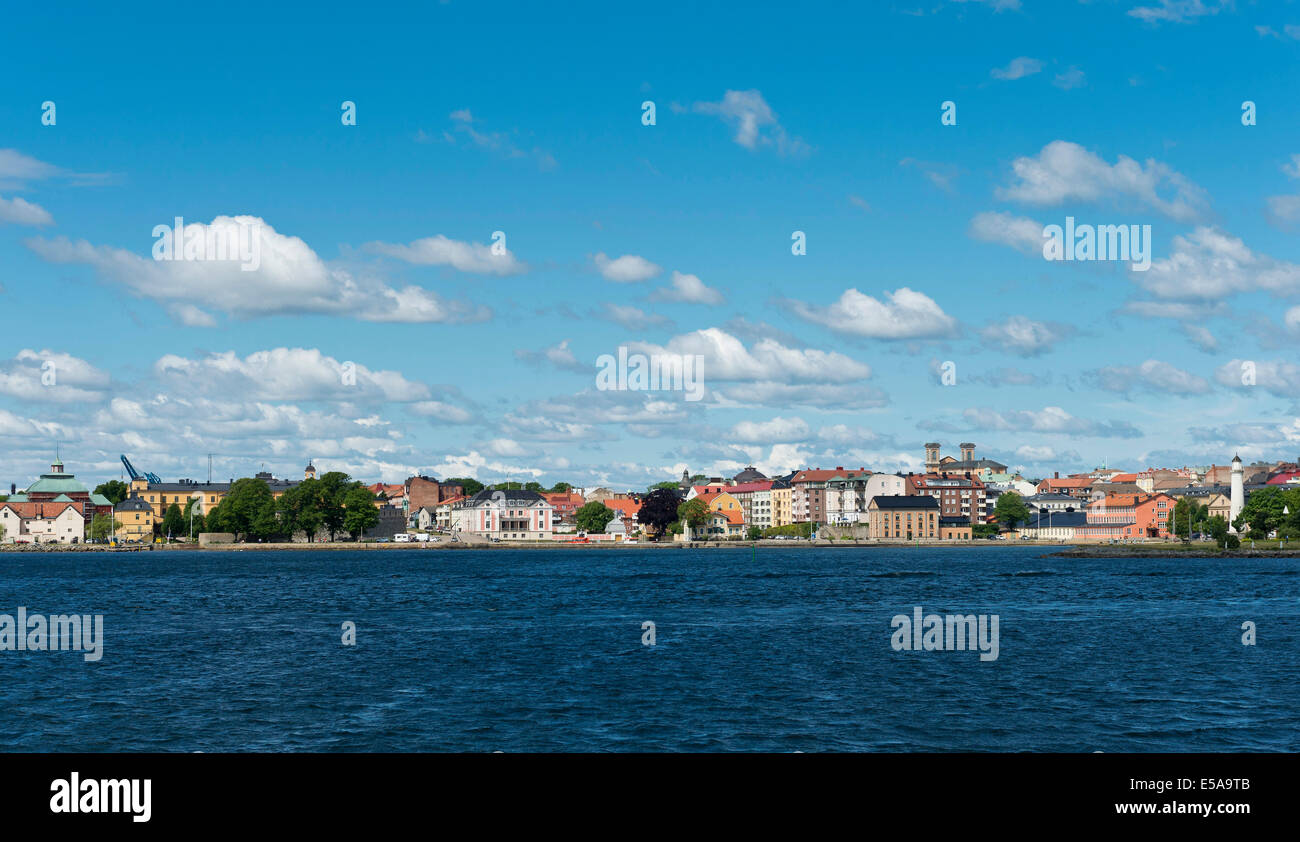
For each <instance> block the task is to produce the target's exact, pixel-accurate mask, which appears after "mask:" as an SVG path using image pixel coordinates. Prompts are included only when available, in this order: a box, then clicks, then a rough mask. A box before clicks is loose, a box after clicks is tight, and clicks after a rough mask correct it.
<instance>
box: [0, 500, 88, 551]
mask: <svg viewBox="0 0 1300 842" xmlns="http://www.w3.org/2000/svg"><path fill="white" fill-rule="evenodd" d="M0 526H4V539H3V542H4V543H6V544H80V543H83V542H84V541H85V540H86V516H85V515H83V514H82V513H81V507H80V506H79V505H78V504H77V503H75V502H72V501H69V500H66V499H65V500H59V501H55V502H38V503H0Z"/></svg>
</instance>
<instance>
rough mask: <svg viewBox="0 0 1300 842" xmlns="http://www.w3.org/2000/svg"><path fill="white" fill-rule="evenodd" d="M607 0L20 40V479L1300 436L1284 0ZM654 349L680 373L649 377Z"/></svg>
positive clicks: (689, 463)
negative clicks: (645, 4) (124, 45)
mask: <svg viewBox="0 0 1300 842" xmlns="http://www.w3.org/2000/svg"><path fill="white" fill-rule="evenodd" d="M579 5H580V8H581V9H582V11H583V13H584V14H585V15H586V16H588V19H589V22H590V25H589V26H571V25H569V24H568V23H566V22H564V21H559V20H556V19H554V18H553V17H552V16H550V15H549V14H548V13H547V12H546V11H545V10H543V9H534V8H530V7H528V6H522V5H513V4H507V5H506V6H505V7H502V8H492V9H488V8H474V7H471V6H468V5H466V4H458V3H451V4H444V5H436V6H431V7H429V8H426V9H421V10H418V11H412V12H410V20H409V21H407V23H408V25H406V26H402V27H399V28H396V29H395V28H393V27H392V26H391V23H384V22H377V21H354V20H352V19H351V18H344V17H341V16H339V15H337V14H335V13H331V12H328V11H322V12H321V13H320V15H318V16H316V17H314V18H312V19H310V20H301V19H299V18H298V17H296V16H294V15H293V14H292V13H291V12H289V11H283V10H274V9H261V10H259V12H258V14H260V15H264V16H265V17H266V18H267V27H266V28H265V29H259V30H257V31H255V32H251V33H248V36H247V37H248V39H250V40H249V43H248V44H247V45H245V47H239V46H236V45H234V44H232V43H230V42H229V39H227V38H225V37H224V36H223V35H222V34H221V33H220V32H217V31H214V30H212V29H211V27H206V28H205V26H204V25H203V24H204V21H205V20H206V19H205V18H203V16H202V13H201V12H199V11H197V10H189V9H184V10H175V15H176V17H175V24H176V25H177V26H179V27H181V28H184V29H185V30H187V31H189V32H192V33H193V38H191V39H187V40H186V42H185V43H184V44H183V45H181V44H179V43H160V44H158V50H160V51H161V53H151V54H148V55H146V54H144V53H141V54H131V53H129V52H128V53H127V54H121V51H119V50H117V49H115V48H114V47H113V44H114V37H113V36H115V35H124V33H126V32H128V31H129V30H130V29H131V27H133V26H134V25H135V24H136V22H135V21H134V20H133V19H132V18H131V16H130V13H122V14H116V13H113V14H111V13H109V12H108V11H106V10H104V11H87V12H85V13H84V14H83V15H80V16H78V17H76V18H74V19H71V20H69V21H68V22H67V23H66V26H67V34H66V36H65V37H64V38H61V39H59V40H58V41H56V42H54V43H47V44H40V45H39V46H38V45H37V44H35V43H25V42H23V41H21V40H19V39H17V38H15V37H14V36H12V35H11V36H10V37H9V38H6V39H5V45H6V52H7V54H8V55H10V56H11V57H12V59H13V65H14V72H13V78H12V79H11V89H12V94H11V95H10V96H8V97H6V98H4V100H3V101H0V122H2V123H3V124H4V125H5V126H6V128H7V129H8V131H7V132H6V135H5V137H4V139H3V140H0V258H2V262H0V266H3V268H0V309H2V310H3V312H5V313H6V316H7V318H6V330H5V349H4V350H3V351H0V445H3V446H2V447H0V482H3V483H4V485H3V488H4V489H5V490H7V489H8V488H9V485H10V484H14V485H16V486H18V487H25V486H26V485H28V484H30V483H31V482H33V481H34V480H35V479H36V478H37V477H39V476H40V474H41V473H43V472H44V471H45V470H46V468H47V466H48V465H49V464H50V460H51V458H52V456H53V454H54V450H55V446H56V442H57V443H58V447H59V449H60V451H61V453H62V455H63V458H64V460H65V461H67V462H68V463H69V464H70V465H71V464H75V465H76V466H77V475H78V476H79V477H83V478H84V479H85V480H86V481H87V482H88V483H90V484H92V485H93V484H95V483H98V482H102V481H105V480H109V479H117V478H119V477H121V476H122V475H123V469H122V467H121V466H120V463H119V461H118V460H119V456H120V455H122V454H126V455H128V456H129V457H130V458H131V459H132V461H133V462H134V463H135V464H136V465H138V466H139V467H140V468H141V470H145V471H150V472H153V473H156V474H158V475H159V476H161V477H163V478H165V479H166V480H168V481H173V480H176V479H179V478H192V479H199V480H202V479H206V478H207V476H208V470H207V466H208V456H209V454H212V455H213V456H212V460H213V467H212V478H213V479H214V480H220V481H225V480H227V479H229V478H232V477H233V478H238V477H241V476H252V475H253V474H254V473H256V472H257V471H261V470H266V471H269V472H271V473H273V474H275V475H277V476H281V477H296V476H298V475H299V474H300V473H301V471H302V468H303V465H305V464H306V462H307V460H311V461H312V462H313V463H314V464H315V465H316V466H317V467H318V468H319V469H320V470H321V471H322V472H326V471H335V470H337V471H342V472H344V473H347V474H349V475H350V476H352V477H355V478H357V479H360V480H363V481H365V482H388V483H392V482H400V481H402V480H403V479H405V478H406V477H409V476H418V475H424V474H427V475H432V476H437V477H440V478H447V477H473V478H476V479H478V480H480V481H482V482H485V483H489V484H490V483H493V482H503V481H506V480H514V481H518V482H529V481H536V482H539V483H541V484H542V485H544V486H547V487H549V486H551V485H553V484H554V483H556V482H561V481H563V482H569V483H572V484H574V485H577V486H582V487H597V486H608V487H611V488H627V489H640V488H646V487H648V486H650V485H652V484H654V483H656V482H663V481H668V480H674V479H676V478H678V477H680V475H681V473H682V471H683V470H688V471H690V472H691V473H693V474H694V473H709V474H715V473H716V474H719V475H732V474H735V473H738V472H739V471H741V470H742V469H743V468H745V467H746V466H749V465H753V466H755V467H757V468H758V469H759V470H761V471H762V472H763V473H765V474H766V475H768V476H776V475H780V474H784V473H787V472H789V471H792V470H799V469H803V468H815V467H822V468H829V467H834V466H836V465H843V466H846V467H847V466H852V467H853V468H858V467H863V468H868V469H871V470H874V471H883V472H902V473H906V472H908V471H921V470H923V468H924V463H925V458H924V455H923V448H924V445H925V443H927V442H931V441H940V442H942V443H943V444H944V447H945V449H949V450H955V449H956V447H957V446H958V444H959V443H960V442H963V441H968V440H969V441H975V442H978V443H979V446H980V450H981V452H982V453H984V454H989V455H992V456H995V457H996V458H997V459H999V460H1000V461H1002V462H1005V463H1006V465H1008V466H1009V467H1010V468H1011V469H1012V470H1019V471H1021V472H1022V473H1025V474H1026V475H1027V476H1035V477H1045V476H1050V475H1051V474H1052V473H1053V472H1059V473H1061V474H1062V475H1066V474H1069V473H1077V472H1080V471H1087V470H1091V469H1093V468H1096V467H1099V466H1103V465H1105V466H1113V467H1118V468H1122V469H1123V470H1125V471H1141V470H1144V469H1147V468H1154V467H1163V468H1180V467H1184V466H1188V467H1192V466H1208V465H1214V464H1217V465H1223V464H1225V463H1226V462H1227V460H1229V459H1231V458H1232V456H1233V455H1234V454H1240V455H1241V457H1242V459H1243V460H1245V461H1246V462H1247V463H1255V462H1269V461H1273V462H1277V461H1284V460H1288V461H1289V460H1294V459H1296V458H1297V454H1298V453H1300V400H1297V398H1300V364H1297V362H1296V361H1295V360H1296V349H1297V347H1300V248H1298V247H1297V243H1296V240H1295V236H1294V235H1295V230H1296V225H1297V224H1300V145H1298V144H1297V143H1296V142H1295V140H1294V138H1295V137H1297V136H1300V105H1297V104H1296V103H1295V102H1294V97H1293V96H1292V95H1291V94H1290V91H1289V87H1290V86H1289V85H1288V84H1287V82H1286V79H1287V78H1290V77H1289V74H1288V73H1287V71H1288V70H1289V69H1290V68H1291V67H1293V66H1294V63H1295V60H1296V58H1297V51H1298V50H1300V29H1297V28H1296V25H1297V24H1300V20H1293V19H1291V18H1288V17H1287V13H1288V10H1285V9H1268V8H1233V7H1231V6H1219V5H1215V4H1208V5H1207V4H1200V3H1197V4H1181V3H1169V2H1142V0H1135V1H1134V2H1130V3H1109V4H1082V3H1081V4H1054V5H1052V6H1050V7H1040V6H1039V5H1038V4H1033V3H1028V2H1025V3H1020V2H999V3H973V2H972V3H937V4H935V5H934V7H933V8H927V9H924V10H917V9H904V8H901V7H894V8H873V9H852V10H837V11H835V12H833V13H829V15H828V14H826V13H819V12H817V11H815V10H810V11H807V12H800V13H797V14H789V13H788V10H786V12H784V13H782V12H779V11H778V7H771V12H772V14H774V15H779V16H780V17H781V18H782V20H783V21H785V23H784V24H783V27H782V31H781V33H780V34H779V35H774V34H773V33H772V32H771V31H770V26H767V25H766V24H764V23H763V22H761V21H759V20H758V18H761V17H763V15H762V14H761V12H762V9H761V8H756V9H755V10H754V19H748V18H745V19H738V18H737V17H736V16H735V15H734V14H731V13H728V12H725V11H723V10H719V9H696V10H693V11H692V12H691V17H690V23H691V25H690V26H681V20H679V19H678V18H677V17H676V16H674V15H671V14H666V15H665V16H663V17H662V18H661V19H654V20H650V19H643V18H641V17H639V16H636V15H632V14H630V13H625V12H620V11H616V10H608V9H603V8H601V7H599V6H596V5H585V4H579ZM915 12H923V13H921V14H913V13H915ZM37 14H38V13H37V12H35V11H34V10H17V11H15V13H14V22H15V25H14V27H13V32H18V31H20V30H22V29H23V27H22V24H23V23H24V22H25V21H27V20H28V18H29V16H35V15H37ZM832 17H833V19H834V21H835V25H833V26H832V25H828V21H830V20H831V19H832ZM32 19H33V20H34V18H32ZM284 29H293V30H294V31H297V32H299V33H300V36H301V37H300V38H298V39H296V40H294V41H293V42H292V43H287V44H282V43H280V41H279V39H278V38H277V37H276V36H275V35H274V33H275V32H278V31H281V30H284ZM1045 29H1046V30H1048V31H1056V32H1071V33H1074V36H1073V39H1072V40H1071V41H1070V42H1069V43H1059V44H1054V43H1045V42H1044V41H1043V40H1042V38H1041V33H1042V31H1044V30H1045ZM341 31H342V32H346V33H347V39H352V40H353V41H355V42H356V43H365V44H369V43H384V44H385V45H387V46H386V47H385V49H384V50H383V51H382V54H378V55H377V54H376V52H375V51H373V50H352V51H350V50H349V49H348V48H347V46H346V44H344V45H342V46H340V45H339V44H338V34H339V32H341ZM593 31H625V32H627V33H628V36H627V43H615V42H610V41H608V40H601V39H594V38H589V37H587V36H588V35H589V34H590V33H591V32H593ZM717 32H724V33H728V34H729V37H724V38H714V37H710V33H717ZM487 33H490V37H489V35H488V34H487ZM105 36H107V37H105ZM347 39H345V40H347ZM435 44H436V49H434V48H432V47H431V45H435ZM489 44H490V45H491V49H490V50H488V49H485V47H486V46H487V45H489ZM244 50H247V51H250V53H251V52H255V53H257V54H258V55H260V56H261V59H260V61H261V62H262V64H263V65H264V68H263V70H262V71H260V72H259V73H254V72H252V71H250V70H247V69H245V68H246V66H245V64H244V63H243V62H242V59H241V56H243V55H244V54H245V53H244V52H243V51H244ZM557 53H562V54H565V55H568V56H571V57H572V59H573V61H572V65H573V68H574V69H573V71H572V72H573V74H574V75H573V78H570V79H566V80H565V83H564V85H563V86H562V90H564V91H565V92H566V94H565V96H564V97H559V96H557V95H556V94H555V92H554V91H553V90H552V81H553V80H548V79H547V78H541V77H538V76H537V75H536V74H534V73H531V72H530V68H534V67H536V66H548V65H547V61H553V56H554V55H555V54H557ZM1207 54H1213V55H1218V56H1223V57H1224V59H1225V60H1223V61H1218V62H1214V63H1208V62H1203V61H1201V57H1202V56H1204V55H1207ZM846 56H852V57H854V58H853V59H852V60H849V59H847V58H845V57H846ZM674 57H675V58H677V59H681V60H669V59H673V58H674ZM686 57H690V58H689V60H686ZM160 66H162V67H176V68H185V69H184V70H183V71H182V72H178V73H167V74H159V73H158V71H157V68H158V67H160ZM263 78H274V79H276V80H278V81H277V83H276V85H275V86H270V85H267V84H265V83H264V82H262V79H263ZM395 79H399V80H404V81H403V82H402V83H400V84H394V82H393V81H392V80H395ZM503 79H508V82H504V83H503V82H502V80H503ZM881 79H889V80H890V84H889V86H888V87H883V86H882V85H881V84H880V80H881ZM141 80H148V84H147V85H144V87H145V88H147V91H146V92H144V93H142V92H141V88H142V81H141ZM232 91H233V93H232ZM647 104H648V105H649V107H647ZM290 164H291V165H292V166H290ZM1121 228H1122V231H1121ZM1049 229H1051V231H1050V233H1049ZM1107 229H1109V230H1107ZM187 230H188V231H190V232H197V233H198V234H202V235H207V241H208V246H207V247H208V248H211V242H212V237H211V235H212V234H220V235H221V236H222V237H223V238H225V239H224V240H222V243H224V245H226V246H229V247H230V248H231V249H232V250H231V251H230V252H229V253H228V254H227V253H223V254H222V255H221V259H206V258H205V257H203V256H202V255H199V257H198V259H192V258H194V257H195V255H189V257H188V258H187V255H186V254H185V252H184V250H183V249H180V244H181V242H182V241H183V240H184V239H185V237H184V235H183V232H185V231H187ZM164 232H169V233H164ZM1067 232H1068V234H1067ZM1076 233H1078V234H1079V237H1084V235H1085V234H1086V237H1087V238H1091V239H1076V238H1075V234H1076ZM1121 233H1123V234H1124V239H1123V242H1122V245H1123V248H1122V249H1117V247H1118V246H1119V245H1121V241H1120V239H1119V237H1120V234H1121ZM1044 235H1047V236H1046V239H1047V240H1048V241H1049V242H1051V243H1052V244H1053V246H1054V247H1060V246H1062V243H1064V245H1065V246H1070V248H1068V249H1066V250H1065V252H1064V253H1062V254H1059V255H1057V256H1058V257H1059V258H1060V259H1053V260H1048V259H1046V258H1045V256H1044V252H1043V245H1044V241H1045V236H1044ZM164 236H166V237H173V236H174V237H175V238H176V242H175V243H174V244H173V243H171V242H170V240H169V241H168V242H167V243H166V245H167V247H166V248H161V247H160V246H161V245H163V238H164ZM1085 243H1090V245H1087V246H1085V245H1084V244H1085ZM173 246H174V247H173ZM1102 252H1104V253H1105V254H1106V255H1107V256H1108V257H1114V256H1115V255H1116V254H1117V253H1123V254H1124V255H1125V256H1126V257H1127V258H1128V259H1127V260H1115V259H1108V260H1098V259H1096V258H1097V257H1099V256H1100V255H1101V253H1102ZM636 355H642V356H644V357H645V358H646V359H648V360H650V361H663V360H669V361H676V362H678V363H681V364H682V367H681V370H682V371H683V373H684V375H685V377H684V378H683V379H682V380H681V381H680V383H677V381H672V380H671V378H670V380H669V382H670V384H673V383H676V384H677V385H673V386H672V387H671V388H667V389H662V388H660V389H637V388H634V387H629V379H628V378H627V377H621V375H622V374H625V373H626V372H625V371H624V369H625V368H626V366H625V364H624V362H625V360H626V359H627V358H629V357H634V356H636ZM695 362H697V363H698V364H697V365H696V364H695ZM611 372H613V373H612V374H611ZM603 375H604V376H603ZM692 378H693V379H692ZM632 382H635V381H632ZM611 384H612V386H611Z"/></svg>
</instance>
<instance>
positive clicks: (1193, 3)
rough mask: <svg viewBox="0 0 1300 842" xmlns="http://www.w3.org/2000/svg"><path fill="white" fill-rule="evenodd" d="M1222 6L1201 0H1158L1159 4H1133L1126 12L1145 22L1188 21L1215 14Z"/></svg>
mask: <svg viewBox="0 0 1300 842" xmlns="http://www.w3.org/2000/svg"><path fill="white" fill-rule="evenodd" d="M1222 8H1223V5H1222V4H1219V5H1213V6H1207V5H1205V3H1204V2H1202V0H1160V5H1159V6H1135V7H1133V8H1132V9H1129V10H1128V14H1129V15H1130V16H1131V17H1135V18H1138V19H1139V20H1142V21H1145V22H1147V23H1188V22H1189V21H1193V20H1195V19H1196V18H1199V17H1204V16H1206V15H1217V14H1218V13H1219V11H1220V10H1221V9H1222Z"/></svg>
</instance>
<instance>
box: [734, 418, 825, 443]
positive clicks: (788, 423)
mask: <svg viewBox="0 0 1300 842" xmlns="http://www.w3.org/2000/svg"><path fill="white" fill-rule="evenodd" d="M808 434H809V429H808V424H807V422H805V421H804V420H803V419H802V418H798V417H793V418H771V419H768V420H766V421H741V422H740V423H739V424H736V425H735V426H734V427H732V428H731V431H730V433H728V438H730V439H732V440H733V441H738V442H744V443H746V444H767V443H769V442H778V441H779V442H796V441H803V440H804V439H806V438H808Z"/></svg>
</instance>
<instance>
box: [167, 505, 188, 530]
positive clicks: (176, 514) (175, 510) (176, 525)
mask: <svg viewBox="0 0 1300 842" xmlns="http://www.w3.org/2000/svg"><path fill="white" fill-rule="evenodd" d="M187 529H188V524H186V523H185V516H184V515H182V514H181V507H180V506H178V505H176V504H175V503H172V504H171V505H170V506H168V507H167V511H166V512H164V513H163V521H162V534H163V535H165V536H167V537H169V538H180V537H181V536H183V535H186V534H188V532H187Z"/></svg>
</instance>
